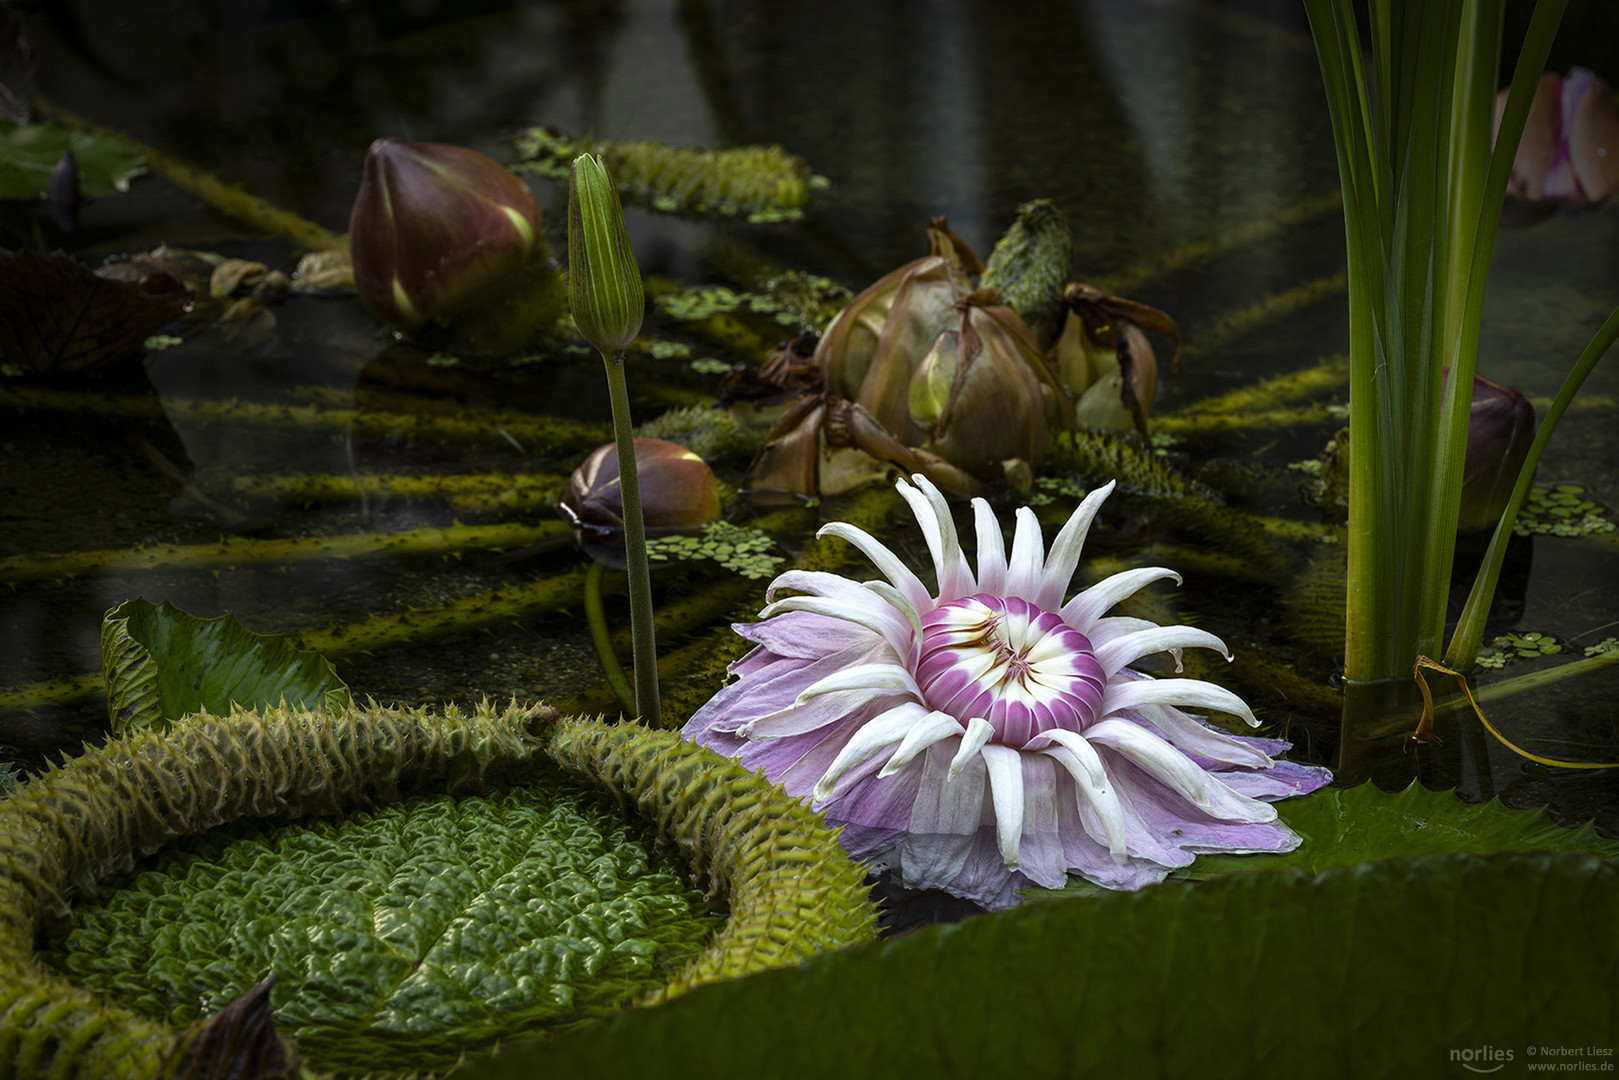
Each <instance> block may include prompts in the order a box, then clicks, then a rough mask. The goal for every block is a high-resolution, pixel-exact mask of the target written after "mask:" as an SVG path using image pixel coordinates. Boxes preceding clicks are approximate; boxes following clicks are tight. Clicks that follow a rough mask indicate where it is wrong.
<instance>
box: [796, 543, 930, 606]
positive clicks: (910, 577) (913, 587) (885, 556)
mask: <svg viewBox="0 0 1619 1080" xmlns="http://www.w3.org/2000/svg"><path fill="white" fill-rule="evenodd" d="M815 535H816V536H817V537H821V536H837V537H841V538H843V539H844V540H847V541H849V543H851V544H853V545H854V546H855V547H857V548H859V549H860V551H861V553H862V554H864V555H865V556H866V558H868V559H870V560H871V562H872V565H874V566H876V567H877V569H878V570H880V571H882V573H883V575H884V576H885V577H887V578H888V580H889V581H891V582H893V583H894V587H895V588H896V589H898V590H899V591H900V593H901V594H902V595H903V596H904V597H905V599H906V600H908V601H910V604H911V607H912V608H914V609H915V610H916V611H918V612H921V611H931V610H932V609H933V597H932V596H931V595H930V594H929V593H928V590H927V586H925V585H923V584H922V579H921V578H919V577H917V576H916V575H915V574H914V573H912V572H911V568H910V567H908V566H906V565H905V564H904V563H903V562H900V559H899V556H898V555H895V554H894V553H893V552H892V551H890V550H889V549H888V548H887V547H886V546H885V545H884V544H883V543H882V542H881V541H880V540H878V539H877V538H876V537H874V536H872V535H871V534H870V533H868V532H866V531H865V530H864V529H861V528H859V527H857V526H854V525H850V524H849V523H848V522H845V521H834V522H831V523H830V524H827V525H822V526H821V529H820V531H819V532H817V533H816V534H815Z"/></svg>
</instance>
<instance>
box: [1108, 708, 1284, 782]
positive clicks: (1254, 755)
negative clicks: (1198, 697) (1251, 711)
mask: <svg viewBox="0 0 1619 1080" xmlns="http://www.w3.org/2000/svg"><path fill="white" fill-rule="evenodd" d="M1134 712H1135V713H1136V715H1137V716H1139V717H1141V718H1142V719H1143V720H1145V721H1147V723H1149V724H1151V725H1152V726H1153V727H1155V728H1157V729H1158V730H1159V731H1161V732H1163V733H1164V736H1165V737H1166V738H1168V739H1169V741H1170V742H1172V743H1174V744H1175V745H1176V746H1177V747H1178V748H1179V749H1181V750H1183V751H1185V752H1186V753H1188V754H1196V755H1198V756H1199V757H1206V758H1208V759H1209V760H1210V761H1219V762H1223V763H1225V764H1227V765H1241V766H1243V767H1244V768H1248V769H1268V768H1270V767H1271V766H1272V765H1275V764H1276V762H1274V761H1272V760H1271V757H1270V755H1269V754H1267V753H1265V752H1264V751H1263V750H1260V749H1258V748H1256V747H1253V746H1249V745H1248V744H1247V743H1245V742H1243V741H1241V740H1240V739H1238V738H1236V737H1235V736H1232V735H1227V734H1226V733H1225V732H1223V731H1219V730H1217V729H1215V728H1211V727H1206V726H1204V725H1203V724H1201V723H1199V722H1198V721H1196V720H1194V719H1192V718H1191V717H1190V716H1187V715H1186V714H1185V713H1183V712H1181V711H1180V710H1179V709H1174V708H1170V707H1169V706H1167V705H1138V706H1137V707H1136V708H1135V709H1134Z"/></svg>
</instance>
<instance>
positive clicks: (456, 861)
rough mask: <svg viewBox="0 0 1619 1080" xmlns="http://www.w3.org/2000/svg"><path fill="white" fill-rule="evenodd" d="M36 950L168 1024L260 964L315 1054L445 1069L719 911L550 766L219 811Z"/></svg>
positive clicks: (330, 1064)
mask: <svg viewBox="0 0 1619 1080" xmlns="http://www.w3.org/2000/svg"><path fill="white" fill-rule="evenodd" d="M75 914H76V916H77V919H78V924H77V926H76V927H75V929H74V930H73V931H72V932H71V933H70V934H69V935H68V936H67V937H66V938H65V939H63V940H62V941H60V942H57V943H53V944H52V946H51V947H50V948H49V949H48V951H47V952H46V953H45V957H44V958H45V960H46V961H47V963H49V964H50V965H51V966H53V967H55V968H56V969H57V970H59V971H61V972H62V973H63V974H65V975H68V976H69V977H71V978H72V979H74V980H75V981H76V982H77V983H78V984H79V985H81V986H84V987H86V988H88V989H91V990H94V991H96V992H98V993H102V994H105V995H106V996H108V997H109V998H111V999H113V1000H115V1001H117V1002H119V1003H120V1004H123V1005H126V1006H128V1007H130V1008H133V1009H136V1010H137V1011H139V1012H142V1013H144V1014H146V1015H149V1016H152V1017H154V1018H159V1019H163V1020H166V1021H168V1022H169V1023H171V1024H173V1025H175V1026H177V1027H178V1026H182V1025H184V1024H188V1023H190V1022H191V1021H192V1020H194V1019H196V1018H197V1017H198V1016H199V1015H202V1014H206V1013H210V1012H213V1011H214V1010H217V1009H219V1008H221V1007H223V1006H224V1005H226V1004H227V1003H229V1002H230V1001H231V1000H232V999H233V998H235V997H237V996H238V995H240V994H242V993H244V992H245V991H247V990H248V989H250V988H251V987H252V986H253V985H254V984H255V983H257V982H258V981H259V980H261V979H263V978H264V977H265V976H266V975H268V974H269V973H271V972H274V973H276V974H277V975H278V976H279V981H278V982H277V983H276V986H275V988H274V991H273V993H272V997H271V1004H272V1007H273V1009H274V1011H275V1014H276V1020H277V1023H278V1024H279V1025H280V1026H281V1029H282V1031H283V1032H285V1033H287V1034H290V1035H292V1036H294V1037H295V1038H296V1039H297V1041H298V1045H299V1047H300V1049H301V1051H302V1052H303V1054H304V1056H305V1057H306V1059H308V1060H309V1061H310V1062H311V1063H312V1064H314V1065H317V1066H318V1067H319V1068H321V1069H323V1070H325V1069H340V1070H343V1069H348V1070H363V1069H366V1068H380V1069H390V1070H393V1071H407V1070H410V1069H413V1068H431V1067H440V1068H442V1067H444V1066H445V1065H447V1064H449V1063H450V1062H453V1061H454V1060H455V1058H456V1057H457V1056H458V1054H459V1053H460V1052H461V1051H462V1050H463V1049H466V1048H469V1047H475V1046H481V1045H488V1044H490V1043H492V1042H493V1041H494V1040H495V1039H497V1038H499V1039H502V1040H510V1039H511V1038H513V1037H515V1036H516V1035H518V1033H520V1032H523V1031H525V1030H528V1031H531V1032H532V1031H533V1030H535V1029H543V1030H550V1031H558V1030H562V1031H565V1030H569V1029H570V1028H572V1027H576V1026H579V1025H581V1024H584V1023H587V1022H589V1021H591V1020H593V1019H597V1018H600V1017H602V1016H605V1015H607V1014H609V1013H611V1012H612V1011H613V1010H614V1009H615V1008H616V1007H617V1006H618V1005H619V1004H620V1003H621V1002H624V1001H626V1000H629V999H631V998H634V997H637V996H640V995H642V994H646V993H648V992H651V991H653V990H655V989H657V988H659V987H660V986H662V984H663V982H664V981H665V979H666V978H667V976H668V974H669V973H671V972H672V971H674V970H677V969H678V968H679V967H680V966H681V965H684V964H685V963H686V962H687V961H689V960H690V959H691V958H692V957H693V956H695V955H696V954H697V952H698V951H699V950H700V949H701V948H702V947H703V945H704V944H705V943H706V941H707V940H708V938H709V936H710V935H711V933H712V932H713V931H714V930H715V929H716V928H717V927H718V925H719V923H718V921H717V920H715V919H713V918H711V917H710V916H708V915H707V913H706V909H705V908H704V906H703V903H702V899H701V896H700V895H699V894H697V893H696V892H695V891H694V890H692V889H690V888H689V887H687V886H686V884H685V883H684V880H683V874H682V872H681V870H680V868H679V866H678V865H677V864H675V863H672V862H669V861H666V860H662V859H654V858H651V857H649V856H648V854H647V851H646V848H645V847H644V845H643V844H641V843H640V842H639V838H638V837H637V836H636V835H635V834H634V833H633V832H631V831H630V830H629V829H628V828H627V827H626V826H625V825H623V824H622V823H621V822H620V821H619V820H618V819H617V818H616V817H615V816H613V815H611V814H609V813H607V812H606V811H603V810H600V809H597V808H596V807H595V806H594V805H593V804H591V803H589V802H588V801H587V800H586V799H585V798H584V797H583V796H582V795H581V793H580V791H579V790H578V789H577V788H574V787H572V786H570V785H569V784H568V783H566V782H565V781H562V780H561V779H560V778H558V777H557V776H555V775H554V774H547V775H545V776H544V777H542V778H541V779H540V780H538V781H537V782H536V783H535V784H533V785H530V786H528V787H525V788H522V789H514V790H510V791H502V792H497V793H495V794H493V795H491V796H489V797H487V798H467V799H461V800H456V799H454V798H452V797H449V796H441V797H438V798H432V799H418V800H414V801H412V802H408V803H404V804H400V805H396V806H389V807H386V808H383V809H379V810H376V811H372V812H369V813H362V814H357V815H354V816H352V817H349V818H345V819H343V820H341V821H338V822H336V823H333V822H306V823H296V824H290V825H284V826H279V827H271V828H263V829H261V828H257V827H254V826H246V825H244V826H233V827H228V828H225V829H220V830H216V831H214V832H211V833H208V834H205V835H203V836H201V837H198V838H195V839H192V840H188V841H185V842H183V843H181V844H178V845H175V846H174V847H173V848H170V849H168V850H167V851H166V853H164V854H162V855H160V856H159V857H158V860H157V865H156V866H155V867H154V868H153V869H151V870H148V871H145V872H142V873H140V874H137V875H135V876H134V877H133V878H128V879H124V880H122V881H115V882H112V883H111V884H110V885H109V886H108V887H107V888H104V889H103V891H102V898H101V899H100V900H99V901H98V902H97V903H94V904H85V905H79V906H78V907H76V909H75Z"/></svg>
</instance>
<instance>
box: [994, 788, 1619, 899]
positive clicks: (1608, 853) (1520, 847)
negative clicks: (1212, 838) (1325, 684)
mask: <svg viewBox="0 0 1619 1080" xmlns="http://www.w3.org/2000/svg"><path fill="white" fill-rule="evenodd" d="M1276 811H1277V814H1278V816H1279V817H1280V818H1281V820H1282V821H1283V822H1285V823H1286V824H1287V825H1288V826H1289V827H1290V828H1292V830H1293V831H1294V832H1296V833H1298V834H1299V835H1300V837H1302V838H1303V841H1304V842H1303V843H1301V844H1300V845H1299V846H1298V847H1297V848H1296V849H1294V850H1293V851H1291V852H1288V853H1286V854H1283V855H1271V854H1262V855H1201V856H1199V857H1198V860H1197V861H1196V862H1194V863H1193V864H1192V865H1191V866H1189V867H1187V868H1186V869H1185V870H1181V871H1179V872H1177V873H1176V874H1175V875H1174V877H1175V878H1176V879H1180V880H1189V881H1203V880H1207V879H1208V878H1213V877H1219V876H1221V875H1223V874H1242V873H1251V872H1254V871H1261V870H1307V871H1309V872H1310V873H1314V874H1318V873H1321V872H1322V871H1324V870H1330V869H1332V868H1333V867H1335V866H1352V865H1354V864H1356V863H1362V862H1370V861H1372V860H1375V859H1397V858H1408V857H1411V856H1416V855H1459V854H1463V853H1470V854H1474V855H1491V854H1496V853H1499V852H1506V851H1517V852H1530V851H1546V852H1556V853H1560V854H1577V855H1595V856H1597V857H1598V858H1602V859H1609V860H1616V861H1619V840H1614V839H1612V838H1610V837H1606V836H1602V835H1601V834H1599V833H1598V832H1597V831H1596V829H1595V828H1593V827H1592V825H1591V824H1590V823H1589V822H1587V823H1586V824H1584V825H1581V826H1580V827H1579V828H1577V829H1568V828H1564V827H1563V826H1561V825H1559V824H1557V822H1555V821H1553V820H1552V818H1551V815H1550V814H1548V813H1547V812H1546V811H1545V809H1544V808H1541V809H1538V810H1514V809H1512V808H1511V807H1507V806H1503V805H1502V804H1501V802H1500V800H1498V799H1491V800H1490V801H1489V802H1484V803H1468V802H1463V801H1462V800H1461V799H1459V798H1457V797H1456V793H1455V792H1453V791H1432V790H1429V789H1428V788H1425V787H1423V786H1422V785H1421V784H1418V783H1415V782H1413V783H1412V784H1411V786H1409V787H1407V788H1406V789H1405V790H1404V791H1400V792H1397V793H1395V794H1392V795H1391V794H1388V793H1387V792H1384V791H1381V790H1379V789H1378V787H1377V786H1376V785H1375V784H1373V783H1371V782H1370V781H1368V782H1366V783H1364V784H1361V785H1360V786H1359V787H1353V788H1327V789H1326V790H1324V791H1318V792H1316V793H1315V794H1313V795H1309V796H1306V797H1304V798H1302V799H1284V800H1283V801H1281V802H1279V803H1277V804H1276ZM1104 891H1105V890H1103V889H1101V888H1099V887H1098V886H1095V885H1091V884H1090V883H1089V882H1085V881H1080V880H1079V879H1077V878H1074V879H1070V883H1069V885H1068V887H1067V888H1064V889H1041V888H1030V889H1025V890H1024V895H1025V896H1026V897H1028V898H1029V899H1031V900H1048V899H1053V898H1077V897H1088V896H1096V895H1099V894H1101V893H1102V892H1104Z"/></svg>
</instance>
